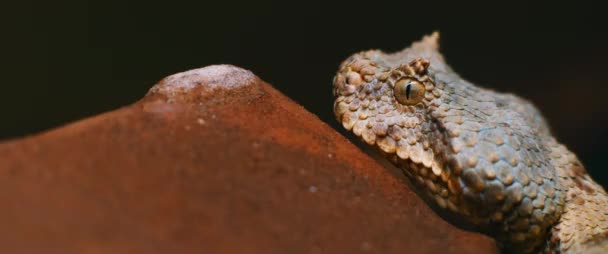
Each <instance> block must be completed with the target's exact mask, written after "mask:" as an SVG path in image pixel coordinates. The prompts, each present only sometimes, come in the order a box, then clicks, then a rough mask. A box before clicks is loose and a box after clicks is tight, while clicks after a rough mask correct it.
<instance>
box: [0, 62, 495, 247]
mask: <svg viewBox="0 0 608 254" xmlns="http://www.w3.org/2000/svg"><path fill="white" fill-rule="evenodd" d="M329 108H330V109H331V105H330V106H329ZM330 109H328V110H330ZM0 207H1V209H0V225H2V227H1V228H0V246H2V247H1V248H2V252H3V253H366V252H367V253H496V252H497V250H496V247H495V246H494V242H493V241H492V240H491V239H490V238H488V237H485V236H482V235H479V234H476V233H471V232H465V231H462V230H460V229H457V228H455V227H454V226H452V225H450V224H448V223H447V222H445V221H444V220H442V219H441V218H440V217H438V216H437V215H436V214H435V213H434V212H433V211H432V210H431V209H430V208H428V207H427V206H426V204H425V203H424V202H423V201H422V200H421V199H420V198H418V196H417V195H416V194H415V193H414V192H412V191H411V190H410V189H408V187H407V186H406V185H405V184H404V183H403V181H402V178H399V177H398V176H395V175H393V174H391V173H389V172H388V171H387V170H386V169H385V168H384V167H383V166H382V165H380V164H378V163H377V162H376V161H375V160H373V159H371V158H370V157H368V156H367V155H365V154H364V153H362V152H361V151H360V150H359V149H358V148H357V147H356V146H354V145H353V144H351V143H350V142H348V140H347V139H345V138H344V137H343V136H341V135H340V134H339V133H337V132H336V131H334V130H333V129H332V128H330V127H329V126H327V125H326V124H324V123H323V122H321V121H320V120H319V119H318V118H317V117H315V116H314V115H312V114H310V113H309V112H307V111H306V110H304V109H303V108H302V107H300V106H298V105H297V104H295V103H293V102H292V101H291V100H289V99H288V98H286V97H285V96H283V95H282V94H280V93H279V92H277V91H276V90H275V89H273V88H272V87H271V86H269V85H268V84H266V83H264V82H263V81H261V80H260V79H259V78H257V77H255V75H253V74H252V73H251V72H249V71H246V70H243V69H240V68H237V67H234V66H228V65H219V66H209V67H205V68H202V69H197V70H192V71H188V72H184V73H180V74H176V75H173V76H171V77H168V78H165V79H164V80H162V81H161V82H160V83H159V84H157V85H156V86H155V87H153V88H152V89H151V90H150V92H149V93H148V95H147V96H146V97H144V98H143V99H142V100H140V101H138V102H137V103H135V104H133V105H130V106H126V107H124V108H121V109H118V110H115V111H112V112H109V113H105V114H101V115H98V116H94V117H91V118H89V119H85V120H82V121H79V122H76V123H73V124H69V125H67V126H64V127H61V128H58V129H55V130H51V131H48V132H45V133H41V134H38V135H34V136H31V137H26V138H23V139H19V140H13V141H5V142H3V143H0Z"/></svg>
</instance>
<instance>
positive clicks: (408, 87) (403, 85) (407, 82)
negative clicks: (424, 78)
mask: <svg viewBox="0 0 608 254" xmlns="http://www.w3.org/2000/svg"><path fill="white" fill-rule="evenodd" d="M394 89H395V90H394V94H395V98H396V99H397V101H398V102H399V103H401V104H404V105H408V106H409V105H415V104H417V103H418V102H420V101H422V98H424V92H425V90H424V85H422V83H420V82H418V81H416V80H411V79H402V80H399V81H397V83H395V88H394Z"/></svg>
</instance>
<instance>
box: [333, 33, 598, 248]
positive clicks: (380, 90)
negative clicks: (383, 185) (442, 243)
mask: <svg viewBox="0 0 608 254" xmlns="http://www.w3.org/2000/svg"><path fill="white" fill-rule="evenodd" d="M438 38H439V35H438V33H434V34H432V35H430V36H425V37H424V38H423V39H422V40H421V41H418V42H414V43H413V44H412V45H411V47H409V48H406V49H404V50H402V51H400V52H396V53H393V54H387V53H384V52H382V51H379V50H370V51H364V52H360V53H357V54H354V55H352V56H351V57H349V58H348V59H346V60H345V61H344V62H343V63H342V64H341V65H340V68H339V70H338V72H337V74H336V76H335V77H334V81H333V92H334V96H335V102H334V113H335V116H336V118H337V119H338V121H339V122H340V123H342V125H343V126H344V128H345V129H347V130H349V131H351V132H352V133H354V134H355V135H356V136H358V137H360V138H361V139H362V141H363V142H365V143H367V144H369V145H371V146H374V147H376V148H377V149H378V150H379V151H380V152H381V153H382V154H383V155H384V156H385V157H386V158H387V159H389V160H390V161H391V162H392V163H393V164H394V165H396V166H398V167H399V168H401V169H402V170H403V172H404V173H405V174H406V175H407V176H408V178H409V179H410V180H411V181H412V182H413V183H414V185H415V186H416V187H417V189H419V191H420V192H421V193H423V196H425V198H426V199H427V200H431V201H432V202H433V203H434V204H435V205H436V206H438V207H440V208H441V209H443V210H445V211H448V213H450V214H453V215H456V216H458V218H464V219H465V220H466V221H467V222H468V223H470V224H473V225H475V226H476V227H479V228H486V229H489V231H488V232H491V233H489V234H490V235H491V236H492V237H494V238H495V239H496V240H497V242H498V243H499V245H500V246H502V248H503V250H504V251H505V252H513V253H538V252H541V253H608V195H607V194H606V192H605V190H604V189H603V188H602V187H601V186H600V185H598V184H597V183H595V182H594V181H593V180H592V179H591V178H590V176H589V175H588V174H587V173H586V170H585V168H584V167H583V165H582V164H581V162H580V161H579V160H578V159H577V157H576V155H575V154H574V153H572V152H570V151H569V150H568V149H567V148H566V147H565V146H564V145H562V144H560V143H558V142H557V141H556V139H555V138H554V137H553V136H552V135H551V132H550V130H549V127H548V126H547V124H546V122H545V121H544V119H543V117H542V115H541V114H540V112H539V111H538V110H537V109H536V108H535V107H534V106H533V105H532V104H531V103H529V102H528V101H526V100H524V99H522V98H519V97H517V96H515V95H512V94H504V93H498V92H495V91H492V90H489V89H484V88H481V87H478V86H476V85H474V84H472V83H470V82H468V81H466V80H464V79H462V78H461V77H460V76H459V75H458V74H456V73H455V72H454V71H453V70H452V69H451V68H450V67H449V66H448V65H447V64H446V63H445V61H444V58H443V56H442V55H441V54H440V53H439V51H438V48H439V46H438Z"/></svg>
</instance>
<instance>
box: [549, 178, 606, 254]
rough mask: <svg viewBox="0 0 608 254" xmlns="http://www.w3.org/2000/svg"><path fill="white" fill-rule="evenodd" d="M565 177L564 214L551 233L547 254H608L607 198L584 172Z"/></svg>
mask: <svg viewBox="0 0 608 254" xmlns="http://www.w3.org/2000/svg"><path fill="white" fill-rule="evenodd" d="M573 173H574V174H575V176H574V177H571V178H566V179H564V181H563V186H569V189H568V192H567V195H566V200H565V201H566V202H565V206H564V211H563V213H562V216H561V217H560V219H559V221H558V222H557V224H556V225H555V226H554V227H553V228H552V229H551V231H550V232H549V238H548V240H547V245H546V250H545V252H546V253H608V195H607V194H606V191H605V190H604V189H603V188H602V186H600V185H599V184H597V183H595V182H594V181H593V180H592V179H591V178H590V177H589V175H587V174H586V173H584V169H582V168H579V169H576V168H575V169H574V170H573Z"/></svg>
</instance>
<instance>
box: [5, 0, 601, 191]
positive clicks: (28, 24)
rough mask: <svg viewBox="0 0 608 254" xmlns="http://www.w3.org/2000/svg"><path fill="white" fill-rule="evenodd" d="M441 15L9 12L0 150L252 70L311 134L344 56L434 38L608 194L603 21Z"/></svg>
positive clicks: (570, 13) (224, 5) (98, 7)
mask: <svg viewBox="0 0 608 254" xmlns="http://www.w3.org/2000/svg"><path fill="white" fill-rule="evenodd" d="M505 2H506V3H505V4H502V5H499V4H496V3H492V2H490V1H488V2H477V3H468V4H467V3H463V2H462V1H450V2H447V3H441V2H436V1H399V2H397V3H384V2H373V1H370V2H365V3H357V2H353V1H350V2H340V3H339V2H333V1H326V2H314V1H298V2H295V1H294V2H292V1H274V2H272V1H242V2H228V1H224V2H221V1H213V2H210V1H198V2H194V1H192V2H184V1H167V2H166V3H159V2H155V1H140V2H133V1H57V2H56V1H42V0H40V1H31V0H30V1H27V0H26V1H20V2H19V3H11V4H9V5H6V4H4V5H5V6H3V7H2V9H1V10H2V15H0V23H1V24H2V25H0V26H1V29H2V30H1V31H2V37H1V40H0V50H1V51H0V53H1V58H0V61H1V67H2V68H1V69H0V74H1V75H2V83H1V84H2V85H1V90H0V94H1V100H0V117H1V118H0V119H1V120H0V139H10V138H15V137H19V136H24V135H28V134H32V133H36V132H39V131H42V130H46V129H49V128H53V127H56V126H60V125H62V124H65V123H68V122H71V121H75V120H78V119H81V118H83V117H87V116H91V115H95V114H98V113H101V112H104V111H109V110H113V109H116V108H118V107H120V106H123V105H127V104H129V103H132V102H134V101H136V100H138V99H139V98H141V97H142V96H143V95H144V94H145V93H146V92H147V90H148V89H149V88H150V87H151V86H152V85H153V84H154V83H155V82H156V81H158V80H159V79H161V78H163V77H165V76H167V75H170V74H172V73H175V72H180V71H184V70H188V69H192V68H196V67H201V66H206V65H210V64H218V63H230V64H234V65H238V66H241V67H244V68H247V69H250V70H252V71H253V72H254V73H256V74H257V75H258V76H260V77H261V78H262V79H264V80H266V81H267V82H269V83H271V84H272V85H273V86H275V87H276V88H278V89H279V90H281V91H282V92H284V93H285V94H287V95H288V96H289V97H291V98H293V99H294V100H295V101H297V102H298V103H300V104H302V105H303V106H304V107H305V108H307V109H308V110H310V111H311V112H313V113H314V114H316V115H318V116H319V117H320V118H321V119H322V120H323V121H325V122H327V123H329V124H331V125H332V126H335V127H337V124H336V123H335V121H334V119H333V115H332V112H331V110H332V100H333V99H332V95H331V80H332V77H333V75H334V72H335V71H336V69H337V66H338V64H339V63H340V62H341V61H342V60H343V59H345V58H346V57H347V56H349V55H350V54H352V53H354V52H356V51H360V50H365V49H370V48H382V49H384V50H387V51H394V50H398V49H401V48H403V47H406V46H408V45H409V44H410V43H411V42H412V41H414V40H418V39H420V38H421V37H422V36H423V35H424V34H429V33H431V32H432V31H434V30H439V31H440V32H441V48H442V52H443V53H444V54H445V56H446V59H447V61H448V62H449V63H450V64H451V65H452V66H453V67H454V69H455V70H456V71H457V72H459V73H460V74H461V75H462V76H464V77H465V78H467V79H469V80H470V81H472V82H474V83H476V84H482V85H483V86H486V87H491V88H494V89H496V90H500V91H509V92H513V93H516V94H519V95H521V96H523V97H525V98H528V99H530V100H532V101H533V102H534V103H535V104H536V105H537V106H538V107H539V108H540V109H541V111H542V112H543V113H544V114H545V116H546V118H547V119H548V121H549V123H550V124H551V126H552V128H553V130H554V133H555V134H556V136H557V138H558V139H559V140H560V141H562V142H563V143H565V144H566V145H567V146H568V147H570V148H571V149H572V150H574V151H575V152H576V153H577V154H578V155H579V157H580V158H581V159H582V161H583V163H585V165H586V166H587V168H588V170H589V171H590V172H591V174H592V175H593V176H594V177H595V178H596V179H597V180H599V181H600V182H601V183H602V184H603V185H604V186H607V185H608V171H607V170H606V169H608V160H607V157H608V156H605V155H604V153H605V152H606V151H608V149H607V148H606V146H607V145H608V127H606V125H605V123H606V122H607V120H608V115H607V114H606V113H608V102H607V101H606V100H605V97H606V94H607V91H608V88H607V85H608V76H607V75H606V67H608V64H606V59H607V58H608V47H607V46H606V45H608V32H607V30H608V29H607V27H606V21H605V18H604V16H605V8H603V7H601V6H594V5H592V4H589V3H584V2H581V1H576V2H574V3H573V2H570V3H568V4H565V3H564V4H560V3H557V1H551V2H544V3H539V2H537V3H535V4H530V3H525V2H521V3H517V2H513V1H505Z"/></svg>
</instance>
